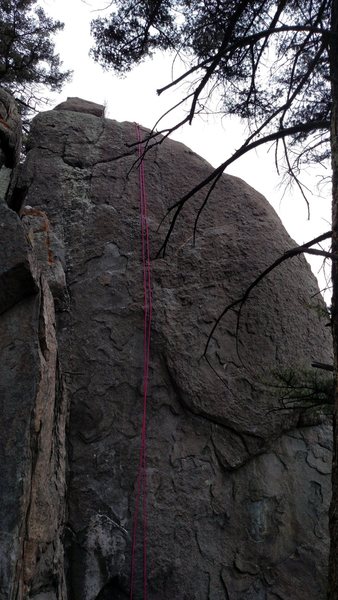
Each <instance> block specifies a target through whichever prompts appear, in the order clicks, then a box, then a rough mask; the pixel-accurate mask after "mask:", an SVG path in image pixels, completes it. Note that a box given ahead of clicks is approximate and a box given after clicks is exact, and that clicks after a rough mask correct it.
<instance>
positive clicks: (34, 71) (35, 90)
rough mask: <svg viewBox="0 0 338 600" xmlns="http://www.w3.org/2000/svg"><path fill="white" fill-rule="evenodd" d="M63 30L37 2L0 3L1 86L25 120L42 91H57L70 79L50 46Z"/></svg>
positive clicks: (30, 0)
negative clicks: (17, 104) (13, 99)
mask: <svg viewBox="0 0 338 600" xmlns="http://www.w3.org/2000/svg"><path fill="white" fill-rule="evenodd" d="M62 29H63V23H61V22H60V21H54V20H53V19H51V18H50V17H48V16H47V15H46V13H45V12H44V10H43V9H42V8H41V7H40V6H37V0H3V1H2V2H1V4H0V85H1V86H2V87H3V88H5V89H6V90H7V91H9V92H11V93H12V94H13V95H14V96H15V98H16V100H17V101H18V102H19V104H20V106H21V110H22V113H23V116H24V117H25V116H27V115H29V114H31V112H32V111H34V110H35V109H36V108H37V107H38V104H39V102H41V101H42V100H43V96H44V90H46V89H47V90H52V91H54V90H60V89H61V87H62V85H63V84H64V83H65V82H66V81H67V79H68V78H69V77H70V71H63V70H62V63H61V61H60V57H59V55H58V54H56V53H55V45H54V43H53V37H54V35H55V34H56V33H58V32H59V31H61V30H62Z"/></svg>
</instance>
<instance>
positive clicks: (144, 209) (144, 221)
mask: <svg viewBox="0 0 338 600" xmlns="http://www.w3.org/2000/svg"><path fill="white" fill-rule="evenodd" d="M136 132H137V142H138V157H139V188H140V220H141V251H142V265H143V313H144V323H143V329H144V331H143V415H142V429H141V447H140V457H139V466H138V474H137V488H136V500H135V512H134V520H133V533H132V547H131V575H130V600H133V598H134V587H135V571H136V542H137V529H138V522H139V513H140V502H141V499H142V525H143V528H142V529H143V600H147V597H148V591H147V473H146V450H147V400H148V382H149V358H150V334H151V319H152V310H153V307H152V290H151V261H150V242H149V227H148V206H147V194H146V186H145V175H144V162H143V152H144V148H143V144H142V139H141V130H140V127H139V125H136Z"/></svg>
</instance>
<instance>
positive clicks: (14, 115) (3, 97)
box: [0, 88, 22, 169]
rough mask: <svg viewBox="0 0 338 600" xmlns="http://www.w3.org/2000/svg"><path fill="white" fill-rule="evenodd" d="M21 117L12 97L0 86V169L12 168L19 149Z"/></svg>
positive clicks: (17, 157)
mask: <svg viewBox="0 0 338 600" xmlns="http://www.w3.org/2000/svg"><path fill="white" fill-rule="evenodd" d="M21 137H22V130H21V117H20V113H19V111H18V107H17V105H16V103H15V101H14V99H13V97H12V96H11V95H10V94H9V93H8V92H6V91H5V90H4V89H2V88H0V169H1V167H2V165H5V167H8V168H10V169H13V167H15V165H16V164H17V163H18V161H19V156H20V149H21Z"/></svg>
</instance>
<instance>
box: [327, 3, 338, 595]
mask: <svg viewBox="0 0 338 600" xmlns="http://www.w3.org/2000/svg"><path fill="white" fill-rule="evenodd" d="M331 32H332V34H333V36H334V37H333V38H332V39H331V40H330V51H329V54H330V72H331V86H332V120H331V151H332V252H333V254H334V256H337V255H338V0H332V24H331ZM332 285H333V299H332V333H333V348H334V364H335V380H336V383H335V404H334V416H333V436H334V437H333V448H334V452H333V463H332V501H331V508H330V538H331V547H330V562H329V585H328V598H329V600H338V463H337V459H338V421H337V419H338V260H336V259H334V260H333V261H332Z"/></svg>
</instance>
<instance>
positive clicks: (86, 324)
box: [0, 99, 331, 600]
mask: <svg viewBox="0 0 338 600" xmlns="http://www.w3.org/2000/svg"><path fill="white" fill-rule="evenodd" d="M102 115H103V109H102V107H99V106H95V105H94V106H93V104H92V103H87V102H85V101H80V100H79V99H71V100H70V101H69V103H68V104H67V103H63V104H62V105H60V107H59V110H54V111H49V112H45V113H42V114H40V115H39V116H38V117H36V118H35V119H34V122H33V124H32V129H31V134H30V139H29V144H28V154H27V158H26V161H25V164H24V166H23V167H22V168H21V170H20V174H19V178H18V181H17V183H16V186H15V190H14V192H13V194H12V196H11V199H9V205H10V207H12V209H11V208H10V207H7V206H5V205H3V207H2V209H3V211H4V214H5V215H6V220H5V219H4V220H2V221H1V223H4V225H3V230H4V231H7V229H8V232H10V231H11V233H8V240H7V242H6V245H5V246H6V247H7V250H6V251H5V255H4V259H3V261H1V266H2V262H3V263H4V268H3V270H2V271H1V273H2V275H0V277H2V279H1V278H0V282H1V284H2V285H1V290H0V299H1V302H2V304H3V307H4V308H3V310H2V315H1V318H0V328H1V332H4V333H2V335H1V336H0V344H1V348H2V349H3V352H4V353H5V354H4V353H2V356H4V357H5V360H3V361H2V364H1V370H2V378H1V382H0V386H1V399H0V401H1V412H2V414H3V419H2V424H1V427H2V432H1V442H0V444H2V445H1V446H0V451H1V464H2V465H5V467H4V468H3V470H4V473H1V480H2V482H3V487H2V490H3V491H2V494H1V499H0V502H1V503H2V504H0V532H1V533H0V535H1V536H2V538H3V539H4V540H5V541H6V545H5V543H3V544H1V549H0V569H1V570H2V571H1V575H2V577H1V581H3V582H4V584H2V588H0V599H1V600H5V599H6V600H8V599H10V600H14V599H15V600H21V599H23V598H32V599H33V598H34V599H35V600H66V599H67V600H105V599H108V598H109V599H110V600H112V599H114V600H115V599H117V600H119V599H124V598H128V597H129V596H130V593H129V586H130V553H131V529H132V519H133V514H134V506H135V497H136V492H137V490H136V478H137V471H138V459H139V451H140V438H141V419H142V409H143V406H142V374H143V314H142V311H143V286H142V264H141V263H142V261H141V241H140V224H139V206H138V204H139V181H138V172H137V168H136V167H135V164H134V163H135V159H136V156H137V149H136V148H135V145H134V144H135V141H136V130H135V126H134V125H133V124H131V123H117V122H115V121H111V120H108V119H105V118H104V117H103V116H102ZM210 170H211V167H210V166H209V165H208V164H207V163H205V161H203V160H202V159H201V158H199V157H198V156H196V155H195V154H194V153H192V152H191V151H190V150H189V149H188V148H186V147H185V146H183V145H181V144H178V143H175V142H171V141H165V142H164V143H163V144H161V145H160V146H157V147H156V148H154V149H153V150H152V152H151V153H149V154H148V155H147V156H146V159H145V173H146V186H147V195H148V202H149V215H148V217H149V227H150V238H151V251H152V254H153V255H154V256H155V254H156V251H157V249H158V248H159V246H160V244H161V242H162V241H163V237H164V235H165V227H163V226H162V227H160V228H159V225H160V223H161V220H162V218H163V216H164V215H165V213H166V210H167V209H168V207H169V206H170V205H171V204H172V203H173V202H175V201H176V200H177V199H178V198H179V197H180V196H182V194H184V192H186V191H188V190H189V189H190V188H191V187H192V186H193V184H194V183H196V181H199V180H200V179H202V178H203V177H205V176H206V175H207V174H209V173H210ZM0 177H1V172H0ZM18 199H20V202H19V200H18ZM203 199H204V196H203V193H202V194H200V195H197V197H196V198H195V199H194V201H192V202H191V204H190V208H189V209H188V208H187V209H185V210H184V211H183V214H182V216H181V218H180V220H179V221H178V223H177V227H176V228H175V230H174V232H173V236H172V238H171V241H170V245H169V248H168V252H167V254H166V256H165V257H164V258H159V259H156V260H154V261H153V262H152V280H153V325H152V347H151V364H150V384H149V385H150V390H149V409H148V435H147V497H148V500H147V515H148V516H147V524H148V544H147V545H148V595H149V599H150V600H165V599H168V600H169V598H170V600H171V599H173V598H175V599H176V600H221V599H224V598H225V599H226V600H263V599H264V600H273V599H276V598H278V599H282V600H286V599H289V598H292V599H293V600H304V599H305V598H306V599H307V600H324V598H325V586H326V569H327V555H328V533H327V513H328V505H329V499H330V467H331V464H330V463H331V429H330V423H329V422H328V420H327V418H326V417H325V416H324V415H323V414H322V411H318V410H317V411H313V410H304V409H302V408H298V409H296V410H280V409H281V408H282V407H281V393H280V391H278V389H277V387H276V381H275V371H276V370H278V371H280V372H281V371H283V370H285V369H290V368H292V369H296V370H302V369H310V368H311V362H312V360H317V361H322V362H328V361H329V360H330V354H331V350H330V343H331V342H330V336H329V332H328V328H325V324H326V323H327V318H326V320H325V318H324V319H323V318H321V314H322V313H323V312H324V310H323V304H322V302H321V300H320V298H319V296H318V289H317V285H316V282H315V280H314V277H313V276H312V274H311V272H310V269H309V267H308V265H307V263H306V262H305V260H304V259H302V258H296V259H294V260H293V261H292V263H291V262H289V263H285V264H284V265H283V266H282V267H281V268H280V269H279V270H278V271H276V272H274V273H273V274H271V275H270V276H269V278H268V279H266V280H265V281H264V282H263V283H262V284H261V285H260V286H259V287H258V288H257V289H256V290H255V292H254V293H253V294H252V298H251V300H250V301H249V302H248V303H247V305H246V306H245V308H244V310H243V315H242V320H241V327H240V331H239V338H238V347H237V348H236V336H235V333H236V315H235V314H234V313H231V314H229V315H227V317H226V318H225V319H224V320H223V321H222V322H221V324H220V326H219V328H218V330H217V332H216V334H215V336H214V339H213V341H212V344H211V345H210V349H209V352H208V359H209V363H210V364H211V366H212V368H211V367H210V364H209V363H208V362H207V361H206V360H205V359H201V356H202V353H203V350H204V344H205V342H206V340H207V337H208V334H209V332H210V328H211V327H212V324H213V322H214V319H215V318H216V317H217V316H218V314H219V313H220V311H221V310H222V308H223V307H224V305H225V304H226V303H228V302H230V301H232V300H234V299H236V298H237V297H239V296H240V295H241V294H242V293H243V291H244V290H245V288H246V286H247V285H248V284H249V283H250V282H251V281H252V279H253V278H254V277H255V276H256V275H257V274H258V273H259V272H261V271H262V270H263V269H264V268H265V267H266V266H267V265H268V264H270V263H271V261H272V260H274V259H275V258H277V257H278V256H279V255H280V254H281V253H282V252H284V251H285V250H287V249H289V248H290V247H292V246H293V242H292V240H290V238H289V237H288V235H287V234H286V232H285V230H284V228H283V226H282V224H281V222H280V221H279V219H278V217H277V216H276V214H275V213H274V211H273V209H272V208H271V207H270V206H269V205H268V203H267V202H266V200H265V199H264V198H263V197H262V196H261V195H260V194H258V193H257V192H255V190H253V189H252V188H250V187H249V186H248V185H247V184H245V183H244V182H243V181H242V180H240V179H237V178H234V177H229V176H224V177H223V178H222V179H221V180H220V182H219V183H218V185H217V188H216V189H215V192H214V193H213V195H212V197H211V199H210V202H209V204H208V205H207V207H206V209H205V210H204V212H203V214H202V217H201V219H200V221H199V226H198V230H197V237H196V242H195V244H194V245H193V244H192V232H193V225H194V219H195V216H196V212H197V210H198V208H199V206H200V204H201V202H202V201H203ZM22 202H23V203H22ZM21 203H22V206H21V207H20V209H19V207H18V205H19V204H21ZM13 209H15V210H16V211H19V212H20V218H19V217H18V216H17V215H16V214H15V212H14V211H13ZM12 222H13V223H14V224H15V226H14V225H11V223H12ZM7 223H8V225H7ZM10 227H12V230H10ZM13 228H14V229H13ZM15 228H16V229H15ZM6 235H7V234H6ZM6 239H7V238H6ZM11 244H12V245H11ZM13 257H14V258H13ZM15 257H16V258H15ZM27 281H28V283H27ZM54 307H55V308H56V321H55V328H56V329H54V313H53V310H54ZM60 365H61V367H62V369H61V367H60ZM61 372H62V373H63V375H62V374H61ZM21 373H24V375H22V374H21ZM67 398H68V401H69V404H70V415H69V424H68V429H67V451H68V478H67V495H66V497H65V422H66V415H67ZM0 468H2V467H0ZM12 498H16V500H15V501H14V502H13V500H11V499H12ZM62 546H63V548H64V553H65V565H64V564H63V554H62ZM136 559H137V572H136V579H135V583H136V592H135V598H142V597H143V596H142V589H143V583H142V571H143V565H142V540H141V536H139V538H138V539H137V549H136ZM65 577H66V580H67V587H66V585H65Z"/></svg>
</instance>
